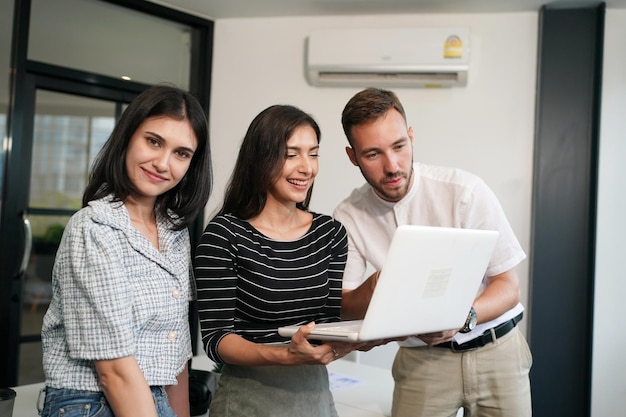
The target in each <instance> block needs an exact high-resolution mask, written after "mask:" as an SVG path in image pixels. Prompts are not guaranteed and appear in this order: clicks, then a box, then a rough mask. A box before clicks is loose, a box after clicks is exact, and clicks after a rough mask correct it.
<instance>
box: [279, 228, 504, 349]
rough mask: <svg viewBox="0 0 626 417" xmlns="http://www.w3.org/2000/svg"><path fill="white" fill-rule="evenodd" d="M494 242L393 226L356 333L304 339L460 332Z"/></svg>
mask: <svg viewBox="0 0 626 417" xmlns="http://www.w3.org/2000/svg"><path fill="white" fill-rule="evenodd" d="M497 238H498V232H497V231H489V230H475V229H461V228H446V227H431V226H415V225H403V226H400V227H398V228H397V229H396V231H395V234H394V236H393V239H392V241H391V245H390V247H389V252H388V254H387V259H386V260H385V264H384V267H383V269H382V271H381V273H380V276H379V279H378V283H377V285H376V289H375V290H374V293H373V295H372V299H371V301H370V304H369V306H368V309H367V313H366V315H365V317H364V319H363V320H362V323H361V329H360V331H358V332H356V331H355V330H350V331H348V332H347V333H346V334H341V333H342V332H341V331H339V330H338V329H337V327H338V326H337V325H339V324H341V325H348V323H346V322H340V323H328V324H320V325H317V326H316V327H315V329H314V330H313V331H312V332H311V334H310V335H309V338H310V339H320V340H325V339H331V340H353V341H357V340H359V341H365V340H377V339H386V338H394V337H403V336H413V335H418V334H424V333H431V332H437V331H443V330H450V329H458V328H461V327H463V324H464V323H465V319H466V317H467V314H468V312H469V310H470V307H471V305H472V302H473V301H474V299H475V298H476V295H477V292H478V290H479V288H480V284H481V282H482V280H483V277H484V274H485V271H486V269H487V265H488V264H489V260H490V258H491V255H492V253H493V250H494V248H495V245H496V240H497ZM358 322H360V321H357V323H356V324H358ZM354 324H355V323H351V325H354ZM327 326H330V327H333V328H334V329H331V330H329V331H325V330H324V327H327ZM293 327H296V329H297V327H298V326H293ZM281 334H284V335H286V332H284V331H283V332H282V333H281Z"/></svg>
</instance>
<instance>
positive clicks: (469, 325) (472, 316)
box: [459, 307, 478, 333]
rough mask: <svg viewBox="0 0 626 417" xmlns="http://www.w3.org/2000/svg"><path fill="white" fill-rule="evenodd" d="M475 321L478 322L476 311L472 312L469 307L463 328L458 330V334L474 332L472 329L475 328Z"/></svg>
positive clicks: (472, 309) (472, 308)
mask: <svg viewBox="0 0 626 417" xmlns="http://www.w3.org/2000/svg"><path fill="white" fill-rule="evenodd" d="M477 320H478V317H477V316H476V310H474V307H471V308H470V311H469V314H468V315H467V319H466V320H465V326H463V328H462V329H461V330H459V332H460V333H469V332H471V331H472V330H474V327H476V321H477Z"/></svg>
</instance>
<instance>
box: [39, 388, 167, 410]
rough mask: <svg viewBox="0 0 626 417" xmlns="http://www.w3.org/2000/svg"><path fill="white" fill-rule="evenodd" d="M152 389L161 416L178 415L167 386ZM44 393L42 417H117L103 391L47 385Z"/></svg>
mask: <svg viewBox="0 0 626 417" xmlns="http://www.w3.org/2000/svg"><path fill="white" fill-rule="evenodd" d="M150 390H151V391H152V397H153V398H154V404H155V405H156V409H157V414H158V415H159V417H176V414H174V411H173V410H172V407H170V403H169V401H168V400H167V394H166V393H165V388H163V387H150ZM42 393H45V400H44V403H43V409H39V415H40V416H41V417H115V415H114V414H113V410H112V409H111V406H110V405H109V403H108V401H107V400H106V398H105V396H104V393H102V392H92V391H78V390H73V389H57V388H50V387H46V388H44V389H43V390H42ZM40 395H42V394H40ZM37 407H38V408H39V402H38V404H37Z"/></svg>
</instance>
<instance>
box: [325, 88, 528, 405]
mask: <svg viewBox="0 0 626 417" xmlns="http://www.w3.org/2000/svg"><path fill="white" fill-rule="evenodd" d="M342 124H343V129H344V132H345V134H346V137H347V138H348V142H349V144H350V146H349V147H346V152H347V154H348V157H349V158H350V161H351V162H352V163H353V164H354V165H355V166H357V167H358V168H359V169H360V170H361V173H362V174H363V177H364V178H365V180H366V181H367V183H366V184H365V185H363V186H362V187H360V188H357V189H355V190H354V191H353V192H352V193H351V194H350V196H349V197H348V198H346V199H345V200H344V201H343V202H342V203H340V204H339V206H338V207H337V208H336V210H335V213H334V214H335V217H336V219H337V220H339V221H341V222H342V223H343V224H344V226H345V227H346V229H347V231H348V238H349V249H348V263H347V265H346V269H345V272H344V281H343V299H342V315H343V317H344V318H345V319H358V318H362V317H363V316H364V314H365V311H366V309H367V305H368V303H369V300H370V298H371V294H372V291H373V289H374V287H375V285H376V280H377V278H378V273H379V271H380V269H381V268H382V265H383V263H384V260H385V257H386V254H387V249H388V248H389V244H390V242H391V238H392V236H393V233H394V231H395V229H396V228H397V227H398V226H399V225H402V224H416V225H427V226H441V227H460V228H468V229H488V230H497V231H499V233H500V235H499V238H498V243H497V245H496V249H495V251H494V254H493V256H492V258H491V260H490V262H489V265H488V267H487V271H486V273H485V279H484V281H483V285H482V287H481V290H480V291H479V293H478V294H477V296H476V299H475V300H474V303H473V305H472V308H471V310H470V312H468V317H467V321H466V323H465V325H464V326H463V327H462V328H461V329H458V330H452V331H446V332H440V333H433V334H427V335H418V336H416V337H411V338H409V339H407V340H405V341H402V342H400V349H399V350H398V353H397V355H396V358H395V361H394V365H393V369H392V373H393V377H394V380H395V387H394V395H393V405H392V416H393V417H405V416H406V417H408V416H411V417H415V416H428V417H438V416H441V417H444V416H445V417H448V416H454V415H456V412H457V410H458V409H459V408H460V407H463V408H464V409H465V415H466V416H467V415H471V416H486V415H489V416H511V417H522V416H530V415H531V414H532V410H531V398H530V381H529V378H528V373H529V371H530V367H531V364H532V356H531V353H530V350H529V348H528V344H527V343H526V340H525V339H524V337H523V336H522V334H521V333H520V332H519V330H518V329H517V327H516V324H517V323H518V322H519V320H521V318H522V313H523V310H524V307H523V306H522V304H521V303H520V290H519V279H518V277H517V274H516V273H515V267H516V266H517V265H518V264H519V263H520V262H521V261H522V260H523V259H525V257H526V254H525V253H524V251H523V250H522V248H521V247H520V245H519V242H518V241H517V239H516V237H515V235H514V233H513V231H512V230H511V227H510V225H509V223H508V221H507V219H506V216H505V214H504V211H503V210H502V207H501V206H500V203H499V202H498V200H497V198H496V197H495V195H494V193H493V192H492V191H491V189H490V188H489V187H488V186H487V185H486V184H485V183H484V182H483V181H482V180H481V179H480V178H479V177H477V176H475V175H473V174H470V173H468V172H465V171H462V170H459V169H454V168H444V167H434V166H427V165H424V164H421V163H416V162H414V161H413V129H412V127H408V126H407V122H406V115H405V112H404V109H403V107H402V104H401V103H400V101H399V100H398V98H397V96H396V95H395V94H394V93H393V92H391V91H387V90H382V89H377V88H368V89H365V90H363V91H361V92H359V93H357V94H356V95H355V96H354V97H352V98H351V99H350V101H349V102H348V103H347V105H346V106H345V108H344V111H343V113H342ZM368 264H370V265H371V266H373V267H374V268H375V269H376V272H374V273H373V274H372V275H370V276H369V277H366V276H365V273H366V269H367V266H368ZM410 319H411V318H410V317H407V320H410Z"/></svg>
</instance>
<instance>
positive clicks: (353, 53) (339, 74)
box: [306, 28, 469, 87]
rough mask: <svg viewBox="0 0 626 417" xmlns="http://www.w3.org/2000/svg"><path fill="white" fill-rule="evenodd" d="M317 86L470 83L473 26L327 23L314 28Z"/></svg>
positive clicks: (310, 70)
mask: <svg viewBox="0 0 626 417" xmlns="http://www.w3.org/2000/svg"><path fill="white" fill-rule="evenodd" d="M307 47H308V48H307V71H306V76H307V79H308V81H309V83H310V84H311V85H313V86H320V87H323V86H334V87H342V86H346V87H348V86H361V87H369V86H380V87H453V86H457V87H458V86H465V85H466V84H467V72H468V63H469V29H467V28H432V29H422V28H420V29H327V30H323V31H316V32H313V33H311V35H310V36H309V39H308V45H307Z"/></svg>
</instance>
